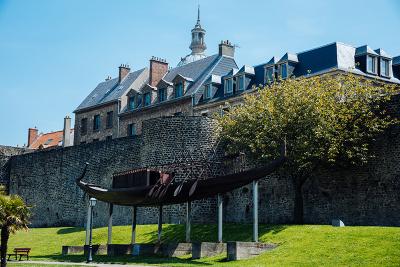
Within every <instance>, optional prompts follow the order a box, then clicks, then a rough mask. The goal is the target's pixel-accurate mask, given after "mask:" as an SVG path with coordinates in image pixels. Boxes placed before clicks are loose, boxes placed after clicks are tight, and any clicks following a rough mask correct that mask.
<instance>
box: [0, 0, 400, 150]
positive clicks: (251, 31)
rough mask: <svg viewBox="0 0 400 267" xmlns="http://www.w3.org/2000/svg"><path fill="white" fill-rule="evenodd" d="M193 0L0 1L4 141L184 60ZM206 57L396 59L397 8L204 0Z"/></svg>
mask: <svg viewBox="0 0 400 267" xmlns="http://www.w3.org/2000/svg"><path fill="white" fill-rule="evenodd" d="M198 2H199V0H169V1H167V0H146V1H145V0H142V1H138V0H113V1H109V0H107V1H106V0H96V1H95V0H92V1H89V0H86V1H81V0H64V1H63V0H57V1H54V0H35V1H26V0H0V144H3V145H14V146H15V145H20V146H21V145H23V144H25V143H26V140H27V131H28V128H29V127H34V126H36V127H38V129H39V131H43V132H48V131H55V130H60V129H62V127H63V118H64V116H65V115H70V116H72V115H73V114H72V112H73V110H74V109H75V108H76V107H77V106H78V105H79V104H80V102H81V101H82V100H83V99H84V98H85V97H86V96H87V95H88V94H89V93H90V91H91V90H92V89H94V87H95V86H96V85H97V83H99V82H101V81H103V80H104V79H105V78H106V77H107V75H111V76H113V77H115V76H116V75H117V67H118V66H119V65H120V64H121V63H125V64H126V63H128V64H129V65H130V66H131V67H132V68H133V69H139V68H142V67H145V66H148V60H149V58H150V57H151V56H158V57H162V58H166V59H167V61H168V62H169V63H170V64H171V65H172V66H175V65H176V64H177V63H178V62H179V59H180V57H182V56H185V55H186V54H188V53H189V48H188V46H189V44H190V30H191V29H192V27H193V26H194V24H195V20H196V12H197V11H196V9H197V3H198ZM200 5H201V21H202V26H203V27H204V28H205V29H206V30H207V34H206V43H207V46H208V50H207V54H209V55H211V54H214V53H216V52H217V45H218V43H219V42H220V41H221V40H222V39H229V40H230V41H232V42H233V43H235V44H236V45H238V46H239V47H240V48H238V49H237V51H236V59H237V61H238V63H239V65H243V64H248V65H258V64H260V63H263V62H265V61H266V60H267V59H269V58H271V57H272V56H274V55H276V56H282V55H283V54H284V53H285V52H287V51H289V52H300V51H303V50H307V49H310V48H313V47H318V46H320V45H323V44H327V43H330V42H333V41H341V42H344V43H348V44H352V45H355V46H359V45H364V44H368V45H370V46H371V47H372V48H374V49H376V48H379V47H382V48H383V49H384V50H386V51H387V52H388V53H389V54H391V55H393V56H397V55H400V30H399V29H400V1H397V0H391V1H390V0H387V1H384V0H382V1H349V0H346V1H343V0H339V1H338V0H335V1H334V0H331V1H292V0H285V1H265V0H250V1H232V0H218V1H215V0H200Z"/></svg>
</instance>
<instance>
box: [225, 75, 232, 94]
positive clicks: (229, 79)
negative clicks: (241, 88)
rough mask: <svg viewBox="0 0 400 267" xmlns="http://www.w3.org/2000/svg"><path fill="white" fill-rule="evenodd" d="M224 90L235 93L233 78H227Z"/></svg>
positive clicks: (227, 92) (226, 92)
mask: <svg viewBox="0 0 400 267" xmlns="http://www.w3.org/2000/svg"><path fill="white" fill-rule="evenodd" d="M228 82H229V83H228ZM228 84H230V91H228ZM224 91H225V94H232V93H233V78H227V79H225V82H224Z"/></svg>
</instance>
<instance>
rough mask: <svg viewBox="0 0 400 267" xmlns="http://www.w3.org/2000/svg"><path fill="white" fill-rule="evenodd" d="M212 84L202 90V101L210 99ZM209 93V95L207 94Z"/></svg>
mask: <svg viewBox="0 0 400 267" xmlns="http://www.w3.org/2000/svg"><path fill="white" fill-rule="evenodd" d="M212 89H213V87H212V84H211V83H210V84H206V85H205V90H204V99H211V98H212ZM208 93H209V94H208Z"/></svg>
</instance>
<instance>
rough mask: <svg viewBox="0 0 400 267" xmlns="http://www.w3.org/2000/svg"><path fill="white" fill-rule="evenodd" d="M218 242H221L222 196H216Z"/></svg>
mask: <svg viewBox="0 0 400 267" xmlns="http://www.w3.org/2000/svg"><path fill="white" fill-rule="evenodd" d="M218 242H220V243H221V242H222V195H221V194H218Z"/></svg>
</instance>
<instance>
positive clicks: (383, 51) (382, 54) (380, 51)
mask: <svg viewBox="0 0 400 267" xmlns="http://www.w3.org/2000/svg"><path fill="white" fill-rule="evenodd" d="M375 52H376V53H377V54H378V55H380V56H381V57H385V58H392V56H391V55H389V54H388V53H386V51H385V50H383V49H382V48H378V49H376V50H375Z"/></svg>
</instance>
